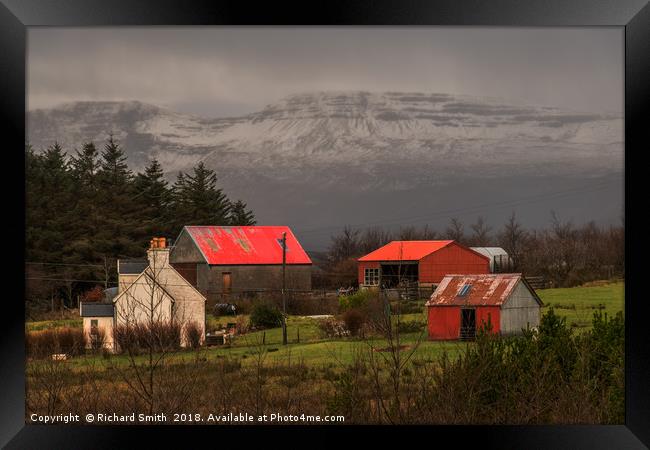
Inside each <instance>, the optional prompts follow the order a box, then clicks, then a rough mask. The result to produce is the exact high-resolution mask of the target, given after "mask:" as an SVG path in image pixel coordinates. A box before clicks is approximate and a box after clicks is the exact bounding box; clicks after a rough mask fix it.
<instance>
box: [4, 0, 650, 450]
mask: <svg viewBox="0 0 650 450" xmlns="http://www.w3.org/2000/svg"><path fill="white" fill-rule="evenodd" d="M119 25H363V26H372V25H421V26H424V25H465V26H467V25H480V26H506V27H512V26H533V27H538V26H615V27H624V30H625V200H626V201H625V231H626V244H625V252H626V271H627V274H626V284H625V312H626V314H625V315H626V417H625V425H613V426H591V425H566V426H560V425H558V426H537V427H530V426H522V427H519V426H503V427H499V426H494V427H481V426H456V427H444V426H430V427H409V429H408V430H403V431H402V430H401V431H399V432H396V431H395V429H393V428H381V427H360V428H357V427H342V428H333V427H322V428H307V427H273V428H272V429H270V428H265V429H264V430H263V433H264V434H265V435H266V434H268V433H272V435H273V437H272V438H271V439H268V438H266V439H267V441H269V442H270V441H275V440H276V439H281V440H282V441H284V442H287V441H285V440H284V438H285V437H286V438H287V439H290V440H291V441H294V442H295V443H302V444H301V445H305V444H306V443H307V442H308V440H312V439H313V436H311V434H313V433H318V434H319V435H320V436H323V437H328V436H332V437H335V438H337V440H338V439H340V437H341V436H340V433H347V432H349V431H357V430H361V431H365V433H364V434H366V435H368V436H369V437H372V438H373V439H374V440H377V441H379V440H382V441H383V440H385V439H386V438H388V437H392V436H401V438H400V439H404V438H405V436H406V434H405V433H409V435H410V434H411V433H413V432H417V434H419V435H420V436H418V438H420V437H421V438H422V439H424V441H423V442H422V443H421V444H417V445H425V442H430V443H431V444H427V445H437V443H443V442H455V443H456V444H453V445H457V444H458V443H461V444H462V445H461V446H465V445H467V444H470V445H481V446H482V447H485V446H487V447H497V448H501V449H507V448H513V449H515V448H518V449H521V448H573V449H576V448H590V449H591V448H608V449H609V448H646V447H645V446H650V426H648V424H650V388H649V387H648V385H649V383H648V380H650V345H648V344H650V333H649V330H650V327H649V326H648V324H647V323H646V322H647V317H648V310H649V308H648V306H647V305H648V302H649V301H648V299H647V298H644V289H643V279H644V278H643V275H642V271H643V268H644V267H643V255H644V253H645V251H644V250H645V249H646V245H645V242H644V239H643V235H642V234H641V230H642V227H643V222H642V219H643V213H644V209H646V208H645V207H644V206H645V205H644V203H645V202H644V196H643V194H642V193H641V192H642V180H643V178H644V175H643V173H642V171H643V170H644V169H645V165H644V164H643V163H642V158H643V156H644V153H645V152H647V151H648V148H649V144H650V136H649V132H648V129H649V128H650V127H649V126H648V125H647V123H646V120H647V119H645V117H647V116H648V115H649V114H648V113H649V112H650V111H649V109H650V108H649V107H648V105H649V102H650V89H649V85H650V83H649V80H650V62H649V61H650V5H648V2H647V1H646V0H593V1H590V0H572V1H569V0H529V1H522V0H492V1H487V0H440V1H426V0H411V1H392V2H391V1H385V0H376V1H370V0H363V1H359V0H357V1H351V0H348V1H344V0H336V1H334V0H330V1H326V2H325V1H314V2H303V3H296V2H291V1H285V2H282V3H276V2H264V3H262V2H260V4H250V3H249V2H241V1H240V2H235V1H230V0H228V1H225V0H213V1H205V0H201V1H193V2H191V3H190V2H181V1H174V0H166V1H163V0H159V1H152V0H146V1H145V0H140V1H135V0H133V1H128V0H113V1H108V0H59V1H36V0H1V2H0V86H2V97H0V98H1V100H0V105H1V106H0V111H1V112H0V114H1V116H0V117H1V121H0V123H2V125H3V129H4V130H5V133H4V138H5V141H6V140H7V138H9V139H8V141H9V142H8V145H6V146H5V151H4V153H3V157H4V158H5V166H4V176H3V177H2V183H3V190H2V192H3V193H4V196H3V197H4V198H3V199H4V202H3V203H4V205H5V207H8V208H9V211H7V212H6V213H5V217H4V221H3V222H4V223H3V225H4V228H5V232H4V236H5V242H4V246H3V248H4V250H5V254H4V259H5V261H6V264H5V267H6V269H5V272H4V273H5V275H6V284H5V296H3V297H4V298H1V299H0V301H2V305H3V310H2V312H3V314H2V315H3V319H4V320H3V321H2V322H3V325H4V326H3V327H2V340H1V342H2V350H3V351H2V353H0V358H1V359H0V361H1V362H0V380H1V381H2V390H3V396H2V398H1V400H0V410H1V413H0V414H1V417H2V420H1V423H0V426H1V428H0V429H1V433H0V444H2V445H7V448H41V447H55V448H78V447H82V448H85V447H92V448H109V447H110V448H122V447H133V446H135V445H138V446H140V445H144V444H143V443H142V442H147V443H148V445H149V446H152V447H153V446H155V445H157V443H160V444H164V445H165V446H170V445H174V444H177V443H179V445H183V446H187V445H188V444H190V445H192V446H196V445H198V439H205V440H206V441H205V442H211V443H213V444H216V443H219V444H220V445H223V444H224V443H225V442H226V440H227V439H228V438H229V437H231V436H232V434H231V433H227V432H226V431H231V432H232V433H233V434H236V435H238V437H235V436H232V437H233V438H235V439H238V440H239V441H240V442H243V443H247V442H248V440H247V439H248V436H249V435H250V433H251V430H252V431H259V429H254V430H253V429H252V428H248V427H246V428H244V429H242V428H230V427H219V428H216V427H204V426H190V427H165V426H150V427H135V426H127V427H112V426H99V427H91V426H65V425H57V426H46V425H26V424H25V419H24V417H25V415H24V413H25V405H24V403H25V376H24V364H25V355H24V304H23V301H22V298H23V288H24V285H23V284H22V283H23V281H22V280H24V193H23V189H21V187H22V186H24V175H23V174H24V171H23V169H22V167H24V165H23V166H21V164H24V154H23V153H22V152H20V151H19V150H18V149H19V148H24V142H25V86H26V82H25V75H26V39H27V33H26V27H32V26H89V27H92V26H119ZM21 183H22V184H21ZM637 197H638V198H637ZM7 287H8V288H9V289H7ZM278 434H279V435H280V436H281V437H280V436H278ZM303 438H304V439H303ZM242 439H244V440H242ZM364 439H365V437H364ZM414 439H415V438H414ZM407 442H412V444H408V443H407V444H406V445H416V444H415V442H416V441H415V440H411V438H409V440H408V441H407ZM445 445H449V444H445Z"/></svg>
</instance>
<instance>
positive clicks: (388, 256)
mask: <svg viewBox="0 0 650 450" xmlns="http://www.w3.org/2000/svg"><path fill="white" fill-rule="evenodd" d="M452 242H454V241H449V240H446V241H392V242H389V243H388V244H386V245H384V246H383V247H380V248H378V249H377V250H375V251H373V252H371V253H368V254H367V255H365V256H362V257H361V258H359V259H358V261H419V260H421V259H422V258H424V257H425V256H427V255H430V254H431V253H433V252H437V251H438V250H440V249H441V248H444V247H446V246H447V245H449V244H451V243H452Z"/></svg>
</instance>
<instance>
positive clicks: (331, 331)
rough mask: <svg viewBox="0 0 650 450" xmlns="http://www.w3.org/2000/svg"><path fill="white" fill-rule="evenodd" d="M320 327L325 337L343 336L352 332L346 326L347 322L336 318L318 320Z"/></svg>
mask: <svg viewBox="0 0 650 450" xmlns="http://www.w3.org/2000/svg"><path fill="white" fill-rule="evenodd" d="M318 329H319V330H320V332H321V335H322V336H323V337H328V338H333V337H343V336H348V335H349V334H350V332H349V331H348V330H347V329H346V328H345V323H344V322H341V321H339V320H336V319H334V318H327V319H321V320H319V321H318Z"/></svg>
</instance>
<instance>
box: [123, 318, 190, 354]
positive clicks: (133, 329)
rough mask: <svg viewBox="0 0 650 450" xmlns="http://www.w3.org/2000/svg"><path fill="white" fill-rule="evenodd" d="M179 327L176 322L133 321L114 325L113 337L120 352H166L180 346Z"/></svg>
mask: <svg viewBox="0 0 650 450" xmlns="http://www.w3.org/2000/svg"><path fill="white" fill-rule="evenodd" d="M180 338H181V327H180V325H179V324H178V323H176V322H167V321H164V322H157V323H154V324H151V325H150V324H144V323H135V324H129V325H124V324H120V325H116V326H115V327H114V328H113V339H114V341H115V342H116V343H117V345H118V347H119V351H121V352H125V351H126V352H129V353H133V354H138V353H142V352H143V351H145V350H152V351H154V352H166V351H171V350H176V349H178V348H179V347H180V342H181V339H180Z"/></svg>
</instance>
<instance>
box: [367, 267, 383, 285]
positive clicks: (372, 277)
mask: <svg viewBox="0 0 650 450" xmlns="http://www.w3.org/2000/svg"><path fill="white" fill-rule="evenodd" d="M363 284H365V285H366V286H377V285H379V269H378V268H377V269H365V272H364V280H363Z"/></svg>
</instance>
